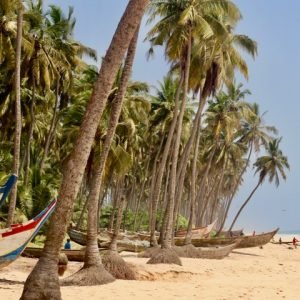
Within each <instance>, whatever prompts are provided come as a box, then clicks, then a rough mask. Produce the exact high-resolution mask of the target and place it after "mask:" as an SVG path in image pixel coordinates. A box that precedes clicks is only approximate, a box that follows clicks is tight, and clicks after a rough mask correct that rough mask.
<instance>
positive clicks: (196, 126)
mask: <svg viewBox="0 0 300 300" xmlns="http://www.w3.org/2000/svg"><path fill="white" fill-rule="evenodd" d="M205 103H206V98H204V97H201V94H200V99H199V106H198V110H197V113H196V117H195V120H194V123H193V128H192V133H191V136H190V138H189V140H188V142H187V145H186V146H185V150H184V151H183V155H182V158H181V159H180V162H179V166H178V173H177V182H178V187H177V189H176V199H177V201H176V204H175V209H174V222H176V218H177V215H178V211H179V207H180V203H181V199H182V193H183V185H184V179H185V174H186V170H187V164H188V162H189V156H190V153H191V150H192V148H193V147H192V146H193V145H194V142H195V138H196V136H197V137H198V135H199V136H200V133H199V131H200V124H201V116H202V112H203V109H204V106H205ZM192 176H193V175H192ZM195 184H196V183H195Z"/></svg>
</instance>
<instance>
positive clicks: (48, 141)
mask: <svg viewBox="0 0 300 300" xmlns="http://www.w3.org/2000/svg"><path fill="white" fill-rule="evenodd" d="M58 107H59V81H58V82H57V83H56V95H55V105H54V110H53V115H52V120H51V124H50V128H49V132H48V134H47V138H46V143H45V148H44V152H43V156H42V159H41V162H40V170H41V171H42V170H43V169H44V165H45V160H46V158H47V156H48V152H49V149H50V145H51V141H52V137H53V135H54V133H55V129H56V126H57V125H58Z"/></svg>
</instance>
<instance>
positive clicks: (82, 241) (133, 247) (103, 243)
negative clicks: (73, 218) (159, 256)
mask: <svg viewBox="0 0 300 300" xmlns="http://www.w3.org/2000/svg"><path fill="white" fill-rule="evenodd" d="M68 234H69V236H70V239H71V240H72V241H73V242H75V243H77V244H79V245H82V246H85V245H86V241H87V234H86V233H85V232H81V231H79V230H75V229H72V228H69V229H68ZM110 240H111V239H110V237H107V236H102V235H98V247H99V248H105V249H108V247H109V245H110ZM117 246H118V248H120V249H121V251H129V252H140V251H143V250H145V249H146V247H147V245H145V244H143V243H141V241H138V240H136V241H133V240H129V239H127V238H125V237H124V236H123V237H122V240H117ZM120 249H119V251H120Z"/></svg>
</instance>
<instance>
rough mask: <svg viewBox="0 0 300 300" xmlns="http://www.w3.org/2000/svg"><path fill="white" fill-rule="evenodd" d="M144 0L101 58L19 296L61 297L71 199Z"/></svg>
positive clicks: (132, 5)
mask: <svg viewBox="0 0 300 300" xmlns="http://www.w3.org/2000/svg"><path fill="white" fill-rule="evenodd" d="M147 4H148V1H147V0H131V1H130V2H129V3H128V6H127V8H126V11H125V13H124V16H123V17H122V19H121V21H120V23H119V26H118V28H117V30H116V33H115V35H114V38H113V40H112V43H111V45H110V47H109V49H108V51H107V53H106V56H105V58H104V59H103V62H102V66H101V70H100V73H99V77H98V80H97V82H96V85H95V88H94V92H93V95H92V97H91V100H90V102H89V104H88V106H87V109H86V113H85V116H84V119H83V122H82V125H81V130H80V133H79V136H78V138H77V141H76V143H75V145H74V149H73V151H72V153H71V155H70V157H69V160H68V162H67V164H66V166H65V169H64V176H63V180H62V184H61V188H60V192H59V198H58V199H59V200H58V203H57V207H56V210H55V212H54V214H53V215H52V217H51V222H50V224H49V229H48V233H47V240H46V243H45V248H44V253H43V256H42V257H41V258H40V260H39V262H38V264H37V265H36V266H35V268H34V269H33V271H32V272H31V274H30V275H29V277H28V279H27V281H26V283H25V285H24V291H23V294H22V297H21V299H22V300H26V299H32V298H35V299H42V298H51V299H61V294H60V289H59V283H58V277H57V261H58V253H59V250H60V246H61V244H62V242H63V238H64V234H65V232H66V228H67V226H68V223H69V221H70V217H71V212H72V208H73V202H74V200H75V197H76V195H77V193H78V189H79V186H80V183H81V181H82V176H83V172H84V168H85V166H86V162H87V159H88V156H89V154H90V150H91V147H92V144H93V142H94V137H95V133H96V130H97V127H98V124H99V120H100V117H101V115H102V112H103V110H104V106H105V104H106V99H107V96H108V93H109V91H110V89H111V86H112V84H113V80H114V78H115V75H116V73H117V70H118V68H119V66H120V63H121V61H122V59H123V57H124V54H125V51H126V50H127V48H128V45H129V43H130V40H131V38H132V36H133V34H134V31H135V29H136V27H137V25H138V24H139V23H140V21H141V18H142V16H143V12H144V9H145V8H146V5H147Z"/></svg>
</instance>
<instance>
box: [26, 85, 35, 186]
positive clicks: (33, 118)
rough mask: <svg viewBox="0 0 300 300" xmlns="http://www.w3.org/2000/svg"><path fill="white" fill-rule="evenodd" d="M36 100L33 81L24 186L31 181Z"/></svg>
mask: <svg viewBox="0 0 300 300" xmlns="http://www.w3.org/2000/svg"><path fill="white" fill-rule="evenodd" d="M34 102H35V82H34V81H33V87H32V98H31V103H30V125H29V131H28V139H27V145H26V152H25V157H26V161H25V170H24V186H25V187H27V186H28V181H29V168H30V155H31V153H30V150H31V143H32V140H33V130H34V126H35V115H34Z"/></svg>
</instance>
